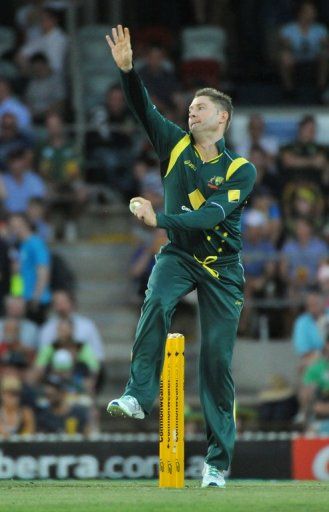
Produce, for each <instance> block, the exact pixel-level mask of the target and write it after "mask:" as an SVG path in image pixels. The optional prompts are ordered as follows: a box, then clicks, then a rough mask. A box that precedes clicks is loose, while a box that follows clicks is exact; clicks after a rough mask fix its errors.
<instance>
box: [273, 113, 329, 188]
mask: <svg viewBox="0 0 329 512" xmlns="http://www.w3.org/2000/svg"><path fill="white" fill-rule="evenodd" d="M280 159H281V165H282V175H283V177H284V180H285V183H287V182H294V183H296V182H303V183H304V182H312V183H317V184H318V185H320V186H322V184H323V182H325V181H326V180H325V178H326V176H325V174H327V173H328V165H329V163H328V157H327V154H326V150H325V148H323V147H322V146H320V145H319V144H317V142H316V122H315V119H314V117H313V116H309V115H307V116H305V117H303V119H302V120H301V121H300V123H299V126H298V134H297V138H296V140H295V141H294V142H293V143H292V144H289V145H288V146H283V147H282V148H280Z"/></svg>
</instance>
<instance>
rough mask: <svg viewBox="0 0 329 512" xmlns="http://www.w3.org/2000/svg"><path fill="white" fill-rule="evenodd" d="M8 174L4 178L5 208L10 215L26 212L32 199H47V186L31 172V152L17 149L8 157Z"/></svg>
mask: <svg viewBox="0 0 329 512" xmlns="http://www.w3.org/2000/svg"><path fill="white" fill-rule="evenodd" d="M7 165H8V172H6V173H5V174H4V175H3V176H2V183H3V187H4V193H5V199H4V206H5V208H6V210H7V212H9V213H21V212H26V211H27V208H28V204H29V201H30V199H31V198H32V197H45V196H46V194H47V190H46V186H45V184H44V182H43V180H42V178H40V176H38V175H37V174H36V173H35V172H33V171H32V170H31V167H30V165H31V152H30V150H27V149H17V150H15V151H13V152H12V153H10V154H9V156H8V161H7Z"/></svg>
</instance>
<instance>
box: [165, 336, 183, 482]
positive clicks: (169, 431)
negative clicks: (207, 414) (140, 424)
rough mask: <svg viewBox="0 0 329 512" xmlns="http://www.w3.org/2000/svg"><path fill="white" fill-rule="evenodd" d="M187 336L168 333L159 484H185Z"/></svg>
mask: <svg viewBox="0 0 329 512" xmlns="http://www.w3.org/2000/svg"><path fill="white" fill-rule="evenodd" d="M184 350H185V339H184V336H182V334H168V337H167V341H166V348H165V357H164V362H163V368H162V374H161V377H160V429H159V447H160V451H159V487H176V488H182V487H184V363H185V356H184Z"/></svg>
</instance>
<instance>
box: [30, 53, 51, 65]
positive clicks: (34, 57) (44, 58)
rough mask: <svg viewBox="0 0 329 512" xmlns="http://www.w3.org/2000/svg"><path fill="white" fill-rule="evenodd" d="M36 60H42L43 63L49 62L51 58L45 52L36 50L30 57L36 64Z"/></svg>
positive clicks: (31, 61)
mask: <svg viewBox="0 0 329 512" xmlns="http://www.w3.org/2000/svg"><path fill="white" fill-rule="evenodd" d="M36 62H42V63H43V64H49V59H48V57H47V55H45V54H44V53H43V52H36V53H33V55H31V57H30V63H31V64H35V63H36Z"/></svg>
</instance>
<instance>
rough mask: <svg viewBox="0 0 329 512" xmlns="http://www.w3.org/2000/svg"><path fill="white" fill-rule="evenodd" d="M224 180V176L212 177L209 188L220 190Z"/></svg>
mask: <svg viewBox="0 0 329 512" xmlns="http://www.w3.org/2000/svg"><path fill="white" fill-rule="evenodd" d="M223 181H224V178H222V177H221V176H213V177H212V178H210V180H209V181H208V183H207V185H208V187H209V188H212V189H213V190H218V189H219V187H220V186H221V184H222V183H223Z"/></svg>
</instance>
